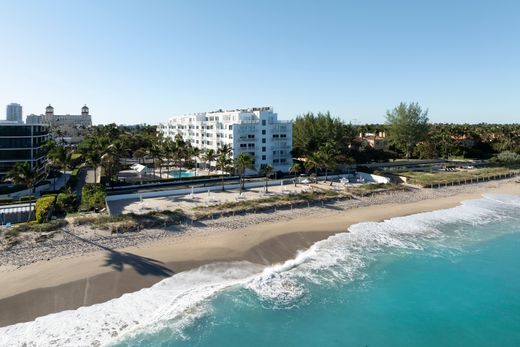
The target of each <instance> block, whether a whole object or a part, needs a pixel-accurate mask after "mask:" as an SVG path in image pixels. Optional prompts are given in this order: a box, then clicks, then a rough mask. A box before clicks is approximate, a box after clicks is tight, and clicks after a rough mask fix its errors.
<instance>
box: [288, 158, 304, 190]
mask: <svg viewBox="0 0 520 347" xmlns="http://www.w3.org/2000/svg"><path fill="white" fill-rule="evenodd" d="M301 170H302V167H301V165H300V164H298V163H293V164H292V166H291V168H290V169H289V172H290V173H292V174H294V186H295V187H296V184H297V180H296V175H298V173H299V172H300V171H301Z"/></svg>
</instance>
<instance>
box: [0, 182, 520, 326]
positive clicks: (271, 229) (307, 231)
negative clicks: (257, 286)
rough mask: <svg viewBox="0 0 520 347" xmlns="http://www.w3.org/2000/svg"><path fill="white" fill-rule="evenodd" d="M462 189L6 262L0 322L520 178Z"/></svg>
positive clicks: (262, 257) (451, 203)
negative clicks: (21, 262)
mask: <svg viewBox="0 0 520 347" xmlns="http://www.w3.org/2000/svg"><path fill="white" fill-rule="evenodd" d="M467 191H469V192H465V193H462V194H457V195H454V196H448V197H443V198H437V199H427V200H422V201H418V202H413V203H404V204H382V205H373V206H367V207H359V208H354V209H350V210H346V211H341V212H340V213H338V211H334V210H333V209H332V210H329V209H323V211H322V212H320V213H319V214H312V215H309V216H304V217H299V218H297V219H291V220H280V221H276V222H269V223H259V224H253V225H249V226H247V227H244V228H239V229H233V230H227V231H220V232H215V233H211V232H209V233H208V232H207V231H206V232H204V233H202V232H201V233H197V232H194V233H188V234H186V235H181V236H178V237H172V238H164V239H160V240H157V241H154V242H151V243H147V244H144V245H139V246H134V247H128V248H123V249H116V250H112V251H96V252H92V253H88V254H85V255H80V256H77V257H70V256H68V257H58V258H54V259H50V260H49V261H39V262H36V263H33V264H30V265H27V266H23V267H20V268H15V267H13V266H1V267H0V278H1V281H0V282H1V283H2V285H1V286H0V326H5V325H10V324H14V323H17V322H24V321H30V320H33V319H35V318H36V317H38V316H42V315H46V314H49V313H53V312H59V311H62V310H67V309H75V308H78V307H80V306H87V305H92V304H96V303H100V302H104V301H107V300H110V299H112V298H116V297H119V296H121V295H122V294H124V293H128V292H133V291H136V290H139V289H141V288H145V287H149V286H151V285H152V284H154V283H156V282H158V281H160V280H161V279H163V278H165V277H169V276H171V275H173V274H175V273H178V272H181V271H185V270H188V269H192V268H196V267H198V266H201V265H203V264H208V263H212V262H225V261H235V260H248V261H251V262H255V263H259V264H265V265H268V264H273V263H278V262H282V261H284V260H287V259H290V258H293V257H294V256H295V255H296V254H297V252H298V251H299V250H304V249H307V248H309V247H310V246H311V245H312V244H313V243H315V242H316V241H319V240H323V239H325V238H327V237H329V236H331V235H334V234H336V233H340V232H345V231H347V229H348V227H349V226H350V225H352V224H355V223H359V222H364V221H381V220H385V219H388V218H392V217H397V216H405V215H410V214H415V213H420V212H427V211H433V210H438V209H445V208H451V207H455V206H457V205H458V204H460V202H462V201H464V200H470V199H478V198H480V197H481V196H482V194H484V193H501V194H516V195H520V184H518V183H514V182H511V181H509V182H502V183H499V182H495V183H494V184H493V185H485V186H474V188H471V189H468V190H467Z"/></svg>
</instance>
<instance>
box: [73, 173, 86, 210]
mask: <svg viewBox="0 0 520 347" xmlns="http://www.w3.org/2000/svg"><path fill="white" fill-rule="evenodd" d="M87 170H88V169H87V168H81V169H80V171H79V173H78V181H77V182H76V187H74V192H75V193H76V196H77V197H78V202H79V203H80V204H81V190H82V189H83V186H84V185H85V181H86V178H87V172H88V171H87Z"/></svg>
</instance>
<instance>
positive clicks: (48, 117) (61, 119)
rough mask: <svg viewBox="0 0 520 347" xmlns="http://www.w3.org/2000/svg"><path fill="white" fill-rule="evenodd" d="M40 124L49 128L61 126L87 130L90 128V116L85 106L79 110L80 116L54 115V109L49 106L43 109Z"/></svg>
mask: <svg viewBox="0 0 520 347" xmlns="http://www.w3.org/2000/svg"><path fill="white" fill-rule="evenodd" d="M42 123H44V124H49V126H50V127H51V128H58V127H62V126H71V127H83V128H88V127H91V126H92V116H91V115H90V114H89V109H88V107H87V105H85V106H83V107H82V108H81V114H80V115H71V114H64V115H58V114H54V107H52V106H51V105H49V106H47V107H46V108H45V114H44V115H43V116H42Z"/></svg>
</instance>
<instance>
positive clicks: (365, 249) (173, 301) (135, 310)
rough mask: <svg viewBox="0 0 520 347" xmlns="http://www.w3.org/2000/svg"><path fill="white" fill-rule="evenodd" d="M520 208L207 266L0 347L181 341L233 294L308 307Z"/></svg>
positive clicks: (373, 230)
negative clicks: (324, 292) (381, 264)
mask: <svg viewBox="0 0 520 347" xmlns="http://www.w3.org/2000/svg"><path fill="white" fill-rule="evenodd" d="M519 207H520V198H518V197H510V196H496V195H494V196H491V195H490V196H485V197H484V198H483V199H480V200H472V201H467V202H464V203H463V204H462V205H460V206H458V207H455V208H451V209H446V210H439V211H433V212H427V213H420V214H415V215H411V216H406V217H399V218H392V219H389V220H386V221H384V222H378V223H376V222H367V223H359V224H356V225H353V226H351V227H350V228H349V232H348V233H341V234H338V235H335V236H332V237H330V238H328V239H326V240H323V241H320V242H317V243H316V244H314V245H313V246H312V247H310V248H309V249H307V250H306V251H303V252H300V253H299V254H298V255H297V256H296V257H295V258H294V259H291V260H288V261H286V262H284V263H282V264H277V265H274V266H270V267H267V268H264V267H262V266H259V265H255V264H251V263H248V262H238V263H225V264H213V265H206V266H203V267H200V268H198V269H195V270H191V271H187V272H183V273H179V274H177V275H174V276H172V277H171V278H168V279H165V280H163V281H161V282H159V283H157V284H156V285H154V286H152V287H151V288H148V289H143V290H140V291H138V292H135V293H131V294H125V295H123V296H122V297H121V298H118V299H114V300H110V301H108V302H106V303H102V304H98V305H93V306H89V307H82V308H79V309H77V310H73V311H65V312H60V313H56V314H51V315H48V316H44V317H40V318H38V319H36V320H35V321H33V322H28V323H21V324H16V325H12V326H9V327H4V328H0V346H20V345H24V344H26V345H27V346H96V345H107V344H111V343H114V342H117V341H121V339H126V338H129V337H132V336H136V335H138V334H141V333H143V332H146V333H153V332H154V331H158V330H160V329H162V328H164V327H168V328H169V329H171V331H172V332H173V333H174V334H176V335H177V336H180V335H182V331H183V328H184V327H186V326H188V325H190V324H192V322H193V321H194V320H196V319H197V318H198V317H201V316H202V315H204V314H206V313H207V309H208V305H206V302H207V300H208V299H209V298H211V297H212V296H213V295H214V294H215V293H217V292H219V291H222V290H224V289H226V288H229V287H231V286H234V287H243V288H245V289H246V290H249V291H251V292H253V293H255V295H257V297H258V298H259V299H260V300H262V301H264V302H265V303H267V305H269V307H273V308H290V307H293V306H294V305H298V304H299V303H300V302H305V300H303V299H305V297H306V295H307V294H308V292H309V290H308V288H307V286H309V285H311V284H318V285H336V284H340V283H344V282H348V281H353V280H357V279H362V278H364V277H365V276H366V271H365V268H366V267H367V266H369V265H370V264H371V263H372V262H373V261H374V259H377V256H378V255H380V254H382V252H384V254H389V253H390V254H401V253H407V252H416V251H421V250H423V249H425V248H429V246H431V245H432V244H433V245H435V246H436V247H437V248H439V247H440V248H442V247H448V248H449V247H453V244H452V243H450V242H451V241H452V240H456V239H457V238H467V237H471V235H468V232H467V230H471V228H466V229H464V228H463V227H461V226H464V225H466V226H468V225H474V224H486V223H490V222H496V221H499V220H501V219H504V218H518V217H519V215H520V213H518V212H520V210H519ZM511 216H513V217H511ZM515 216H516V217H515Z"/></svg>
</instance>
